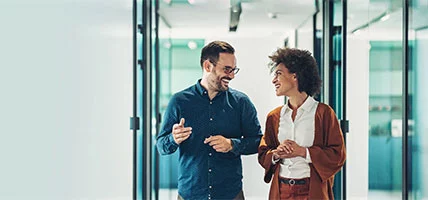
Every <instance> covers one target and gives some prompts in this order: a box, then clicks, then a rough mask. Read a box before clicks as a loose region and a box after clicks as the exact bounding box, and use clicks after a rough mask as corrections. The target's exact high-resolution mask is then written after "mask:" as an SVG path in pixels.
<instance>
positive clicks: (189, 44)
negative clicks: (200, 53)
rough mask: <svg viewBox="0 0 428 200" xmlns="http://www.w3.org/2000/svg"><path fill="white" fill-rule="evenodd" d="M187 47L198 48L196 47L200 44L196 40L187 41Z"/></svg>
mask: <svg viewBox="0 0 428 200" xmlns="http://www.w3.org/2000/svg"><path fill="white" fill-rule="evenodd" d="M187 47H189V49H196V47H198V44H196V42H195V41H190V42H188V43H187Z"/></svg>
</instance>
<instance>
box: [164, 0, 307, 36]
mask: <svg viewBox="0 0 428 200" xmlns="http://www.w3.org/2000/svg"><path fill="white" fill-rule="evenodd" d="M160 2H161V4H160V9H159V14H160V15H161V16H162V19H163V22H165V23H166V24H168V25H166V26H165V24H164V26H163V27H164V29H163V30H164V31H165V30H168V28H167V27H168V26H169V27H170V28H171V30H169V31H171V32H172V34H173V35H175V36H177V37H179V36H180V35H181V36H183V37H185V36H186V35H190V36H191V35H196V34H198V35H199V37H200V36H201V34H203V35H204V36H215V35H223V34H236V35H239V36H242V35H254V34H263V35H266V34H272V33H284V32H286V31H290V30H293V29H295V28H296V27H298V26H299V25H300V24H302V23H303V22H304V21H305V20H306V19H308V18H309V17H311V16H312V15H313V14H314V13H315V3H314V1H313V0H299V1H291V0H241V5H242V14H241V17H240V21H239V25H238V28H237V31H236V33H230V32H229V19H230V1H229V0H193V1H192V0H191V2H194V3H193V4H190V3H188V1H187V0H178V1H177V0H160ZM168 2H170V3H168ZM160 32H162V26H161V28H160Z"/></svg>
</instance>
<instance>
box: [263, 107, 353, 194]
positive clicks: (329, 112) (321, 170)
mask: <svg viewBox="0 0 428 200" xmlns="http://www.w3.org/2000/svg"><path fill="white" fill-rule="evenodd" d="M281 108H282V106H280V107H278V108H276V109H274V110H273V111H271V112H270V113H269V114H268V116H267V120H266V130H265V133H264V135H263V137H262V140H261V142H260V146H259V150H258V159H259V163H260V165H262V167H263V168H265V176H264V181H265V182H266V183H269V182H270V181H271V180H272V183H271V187H270V191H269V199H279V181H278V177H279V169H280V164H278V163H277V164H272V156H273V154H272V150H274V149H276V147H277V146H278V145H279V144H280V142H279V141H278V127H279V119H280V113H281ZM308 150H309V154H310V155H311V160H312V163H310V164H309V166H310V169H311V175H310V176H311V177H310V183H309V184H310V185H309V199H334V196H333V181H334V175H335V174H336V173H337V172H338V171H339V170H340V169H341V167H342V166H343V164H344V163H345V159H346V152H345V145H344V140H343V135H342V131H341V130H340V126H339V121H338V120H337V117H336V114H335V113H334V111H333V109H332V108H331V107H330V106H328V105H326V104H323V103H318V107H317V110H316V113H315V137H314V143H313V145H312V146H311V147H309V148H308ZM272 177H273V179H272Z"/></svg>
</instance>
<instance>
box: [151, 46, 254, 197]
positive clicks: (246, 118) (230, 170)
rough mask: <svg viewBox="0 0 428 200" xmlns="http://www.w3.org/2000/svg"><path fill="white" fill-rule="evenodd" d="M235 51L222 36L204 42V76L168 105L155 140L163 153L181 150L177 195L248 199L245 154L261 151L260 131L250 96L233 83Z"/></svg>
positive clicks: (202, 60) (176, 95) (236, 70)
mask: <svg viewBox="0 0 428 200" xmlns="http://www.w3.org/2000/svg"><path fill="white" fill-rule="evenodd" d="M234 53H235V50H234V48H233V47H232V46H231V45H230V44H228V43H226V42H223V41H214V42H211V43H209V44H208V45H206V46H205V47H204V48H203V49H202V52H201V60H200V64H201V67H202V71H203V74H202V79H200V80H198V81H197V82H196V84H195V85H193V86H190V87H189V88H187V89H185V90H183V91H181V92H178V93H176V94H175V95H174V96H173V97H172V98H171V100H170V102H169V104H168V107H167V109H166V112H165V116H164V121H163V124H162V128H161V132H160V134H159V136H158V137H157V144H156V145H157V148H158V151H159V153H160V154H162V155H166V154H171V153H173V152H175V151H176V150H177V149H179V177H178V194H179V195H178V199H186V200H187V199H244V194H243V191H242V163H241V155H249V154H254V153H257V148H258V145H259V143H260V139H261V136H262V133H261V130H260V123H259V121H258V119H257V113H256V109H255V107H254V105H253V104H252V102H251V101H250V99H249V98H248V97H247V96H246V95H245V94H244V93H242V92H239V91H237V90H234V89H231V88H229V82H230V81H231V80H232V79H233V78H235V75H236V73H238V71H239V68H237V67H236V58H235V55H234ZM172 167H175V166H172Z"/></svg>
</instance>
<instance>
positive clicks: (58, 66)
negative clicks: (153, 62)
mask: <svg viewBox="0 0 428 200" xmlns="http://www.w3.org/2000/svg"><path fill="white" fill-rule="evenodd" d="M115 3H118V1H109V2H105V3H104V1H101V2H96V1H80V2H79V1H46V0H45V1H37V2H34V1H31V0H20V1H1V2H0V24H1V25H2V28H1V29H2V33H1V34H0V44H1V45H0V55H1V59H0V69H1V70H0V91H1V98H0V138H1V139H0V158H1V165H0V177H1V178H0V199H43V200H46V199H55V200H56V199H131V198H132V132H131V131H130V130H129V117H130V116H131V114H132V113H131V111H132V93H131V92H132V35H131V34H132V27H131V25H132V15H131V9H130V8H131V6H132V5H122V4H115ZM122 3H123V2H122ZM129 3H131V4H132V1H129V2H128V4H129ZM123 33H125V34H123Z"/></svg>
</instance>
